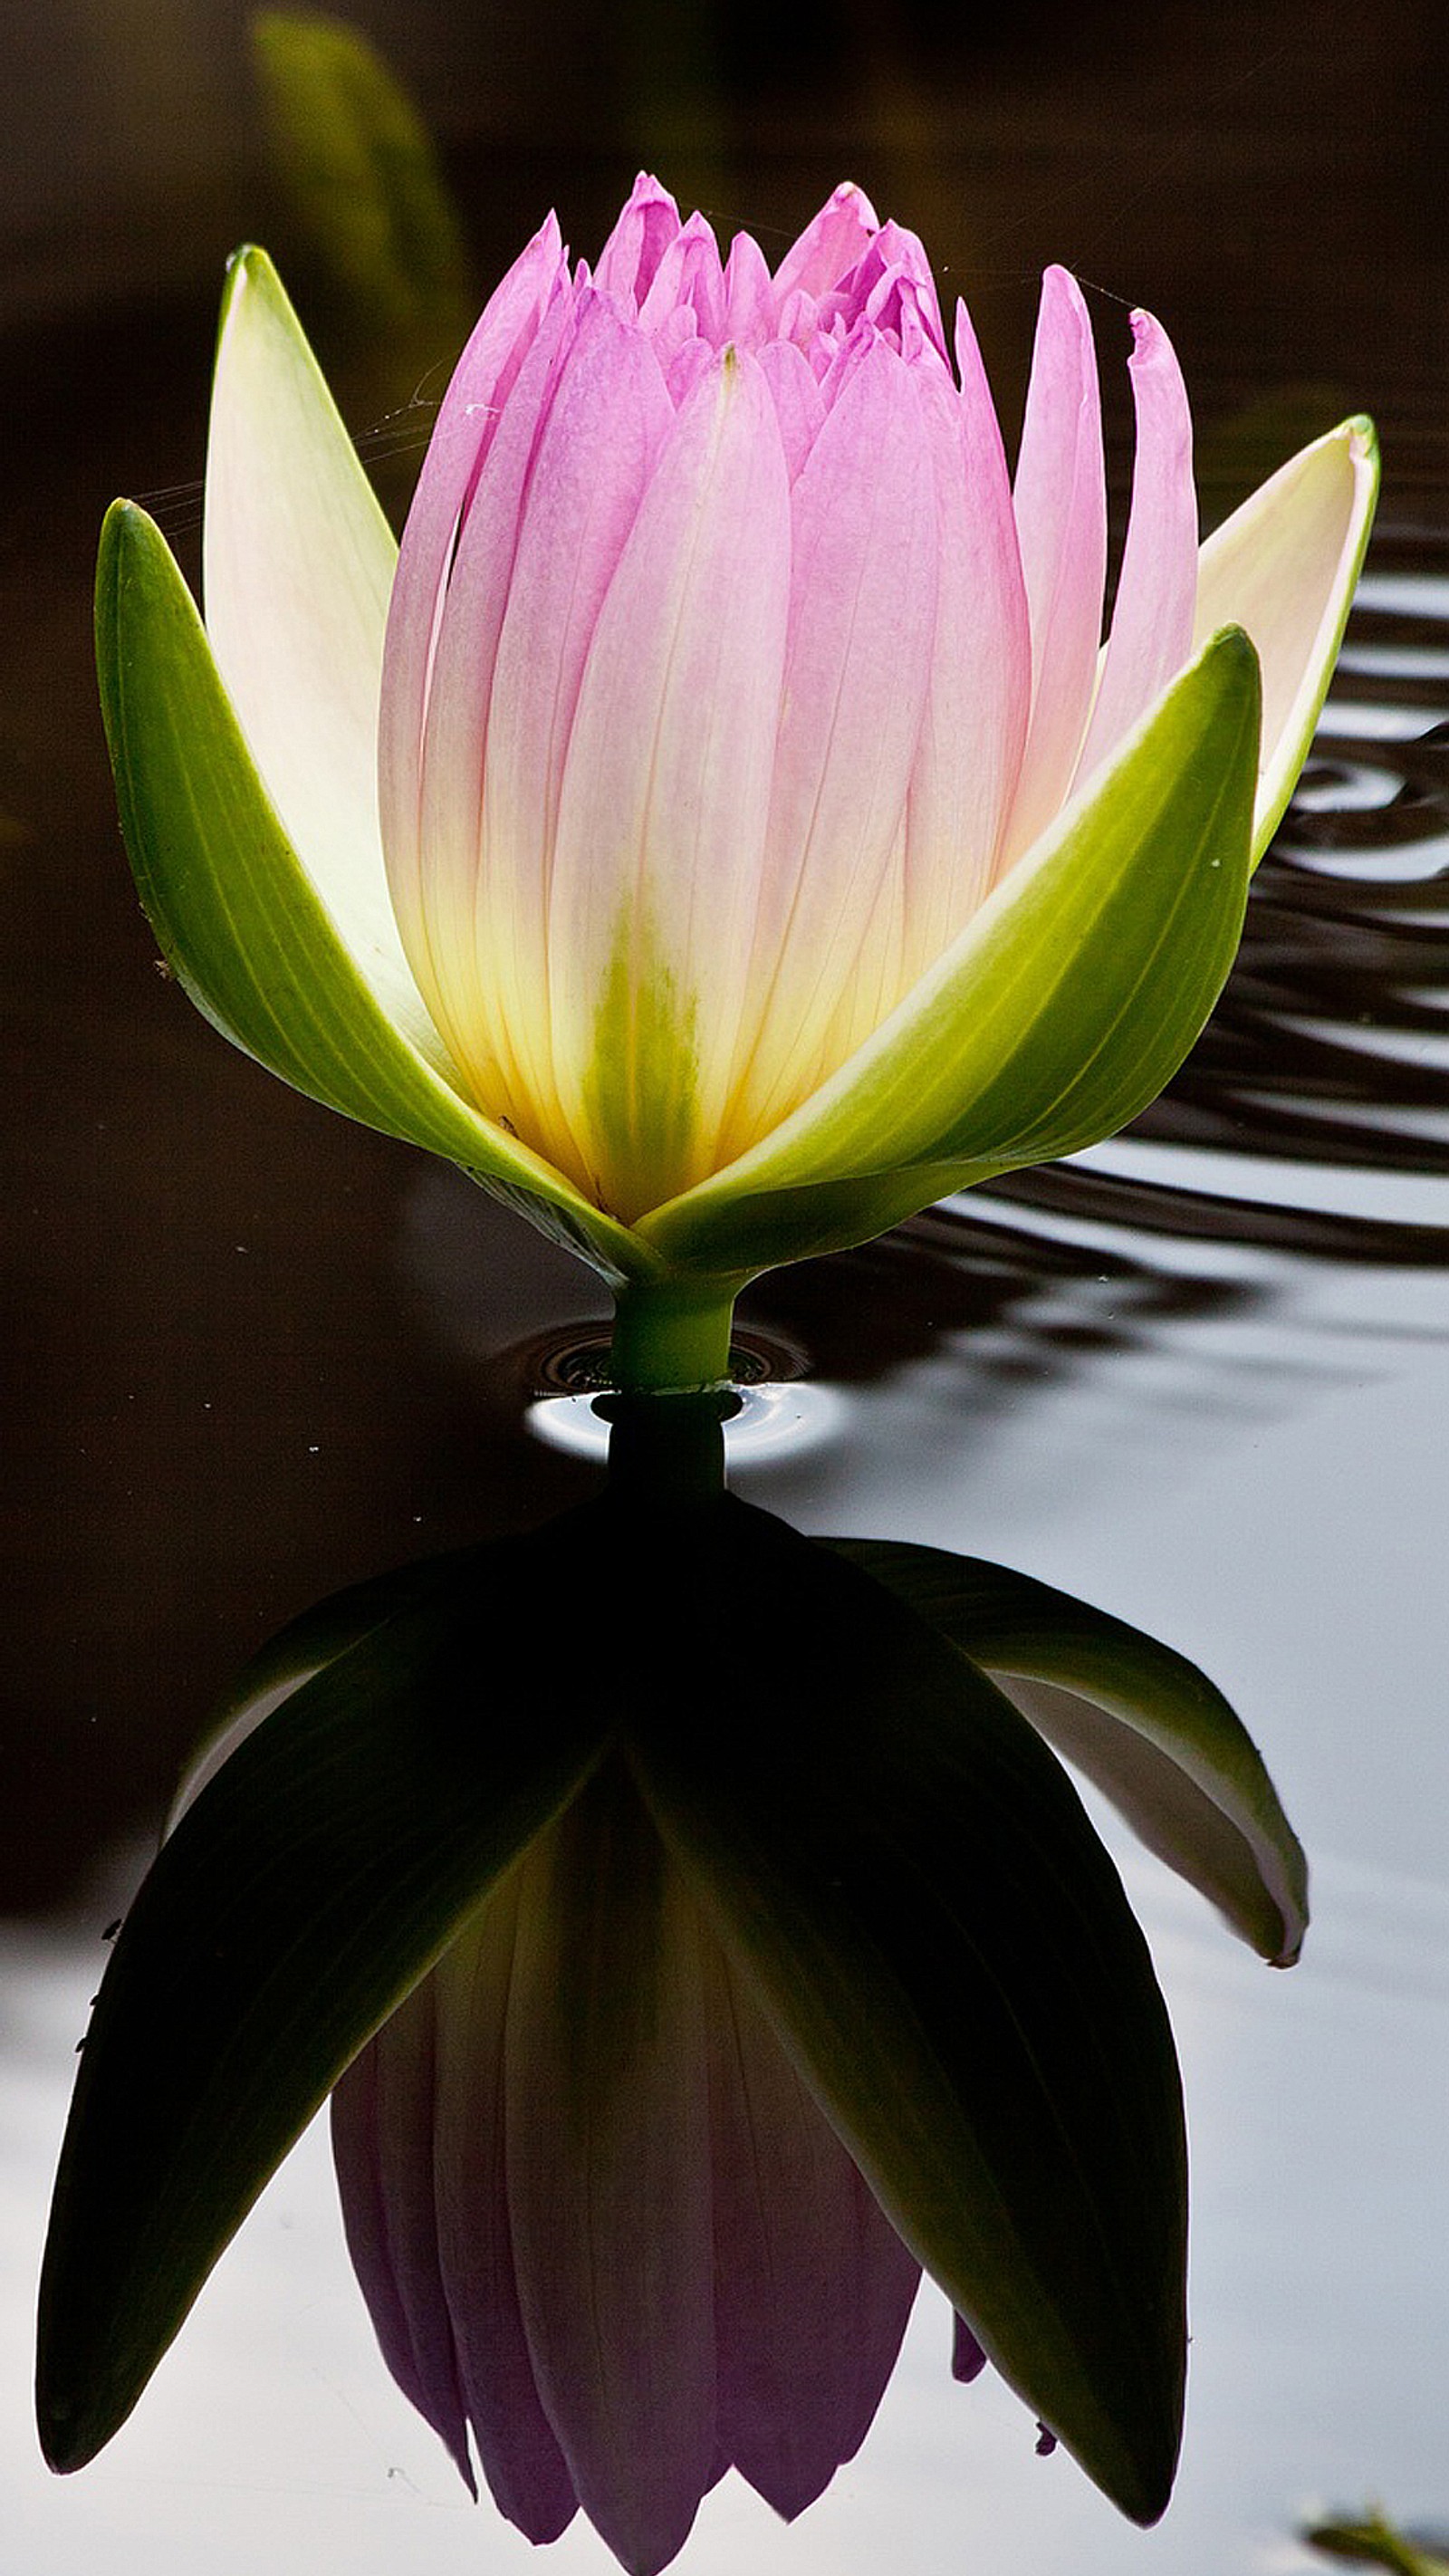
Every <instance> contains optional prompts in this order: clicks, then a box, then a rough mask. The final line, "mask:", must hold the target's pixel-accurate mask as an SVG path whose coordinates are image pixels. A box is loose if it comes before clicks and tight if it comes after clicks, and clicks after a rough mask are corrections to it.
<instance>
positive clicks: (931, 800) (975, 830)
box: [896, 306, 1031, 998]
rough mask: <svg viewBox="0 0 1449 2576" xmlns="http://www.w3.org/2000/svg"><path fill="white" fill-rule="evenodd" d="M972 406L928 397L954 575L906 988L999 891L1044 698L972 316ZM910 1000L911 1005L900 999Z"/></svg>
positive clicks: (926, 774)
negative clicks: (1033, 714)
mask: <svg viewBox="0 0 1449 2576" xmlns="http://www.w3.org/2000/svg"><path fill="white" fill-rule="evenodd" d="M956 352H957V364H958V366H959V368H960V372H961V392H960V395H959V397H958V396H956V395H955V394H954V393H952V392H951V391H950V390H949V388H948V386H947V385H946V383H945V382H944V380H939V381H938V380H936V379H934V378H932V379H930V380H928V381H923V383H922V386H921V393H922V400H923V409H924V413H925V419H926V426H927V431H928V434H929V436H930V438H931V441H932V447H933V451H934V454H935V460H936V490H937V496H938V501H939V506H940V512H941V576H940V588H939V593H938V599H937V609H936V633H935V640H934V645H933V650H932V661H931V679H930V687H929V690H928V692H927V698H926V713H925V720H924V723H923V724H922V727H921V741H920V749H919V751H918V754H917V758H916V766H915V771H914V774H913V777H912V780H911V795H910V805H909V808H908V813H907V855H906V883H907V934H906V956H905V973H904V977H903V981H902V985H901V988H900V989H901V991H904V990H906V989H907V988H908V986H909V985H911V984H913V983H915V982H916V981H917V979H918V978H919V977H920V976H921V975H923V974H924V973H925V971H926V969H927V967H928V966H930V965H932V964H933V963H934V961H935V960H936V958H937V957H939V956H940V954H941V952H942V950H943V949H944V948H945V947H946V946H947V945H948V943H949V942H950V941H951V940H952V939H953V938H954V937H955V935H956V933H957V931H958V930H959V929H961V927H962V925H963V924H964V923H965V922H967V921H969V919H970V917H971V915H972V913H973V912H974V911H975V910H976V907H977V905H978V904H979V903H980V902H981V901H982V900H983V898H984V897H985V896H986V894H988V893H989V891H990V889H991V885H992V882H993V877H994V873H995V868H996V862H997V857H998V853H999V849H1000V844H1001V837H1002V833H1003V830H1004V827H1005V821H1006V816H1007V813H1008V811H1009V809H1010V805H1011V801H1012V798H1013V796H1014V794H1015V792H1016V784H1017V778H1018V775H1019V772H1020V767H1021V758H1022V748H1023V745H1024V742H1025V739H1026V722H1027V710H1028V706H1029V704H1030V699H1031V646H1030V640H1029V636H1028V631H1027V611H1026V592H1025V588H1024V586H1023V582H1022V574H1021V558H1020V555H1019V553H1018V550H1017V542H1016V522H1015V519H1014V517H1013V515H1012V508H1011V487H1010V484H1009V482H1008V480H1007V472H1006V458H1005V454H1004V452H1003V449H1002V444H1001V430H1000V426H999V424H998V421H997V418H996V408H995V405H994V404H993V402H992V399H991V391H990V387H989V386H988V384H987V381H986V375H985V370H984V369H983V367H982V364H981V357H980V352H979V350H978V349H977V346H976V341H975V338H974V335H973V333H972V330H971V326H970V323H969V321H968V319H967V317H966V312H965V308H964V306H963V307H961V308H960V310H959V312H958V315H957V324H956ZM896 998H898V996H897V997H896Z"/></svg>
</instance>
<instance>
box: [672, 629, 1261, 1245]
mask: <svg viewBox="0 0 1449 2576" xmlns="http://www.w3.org/2000/svg"><path fill="white" fill-rule="evenodd" d="M1258 709H1259V690H1258V667H1257V661H1256V657H1255V655H1254V653H1253V649H1252V647H1251V645H1250V644H1249V643H1248V641H1247V638H1246V637H1245V636H1244V635H1243V634H1242V633H1241V632H1239V631H1238V630H1236V629H1229V630H1227V631H1226V632H1224V633H1222V634H1220V635H1217V636H1215V637H1214V638H1213V640H1212V641H1211V642H1210V643H1209V644H1208V645H1207V646H1206V648H1205V649H1204V651H1203V652H1202V653H1201V655H1200V656H1199V658H1198V659H1197V661H1196V662H1194V663H1193V664H1192V665H1191V666H1190V668H1189V669H1188V670H1187V671H1186V672H1185V673H1184V674H1183V676H1182V678H1181V679H1179V680H1178V681H1176V682H1175V683H1174V684H1173V686H1172V687H1171V688H1169V689H1168V690H1167V692H1166V694H1165V695H1164V697H1163V698H1162V699H1161V700H1160V701H1159V703H1158V705H1157V707H1156V709H1155V710H1154V711H1153V713H1152V714H1150V715H1149V716H1148V717H1147V718H1146V719H1145V720H1144V722H1143V724H1142V725H1141V726H1139V727H1138V729H1137V731H1136V733H1135V734H1134V735H1132V736H1131V737H1129V740H1128V742H1127V745H1126V746H1125V748H1124V749H1123V751H1122V752H1121V754H1120V755H1119V756H1118V757H1117V758H1116V759H1115V760H1114V761H1113V762H1111V763H1109V764H1108V765H1107V766H1106V767H1105V768H1104V770H1103V771H1101V772H1100V773H1099V774H1098V776H1097V777H1096V778H1094V780H1093V782H1092V785H1091V787H1090V788H1089V790H1088V791H1087V793H1086V794H1085V796H1084V797H1083V798H1082V799H1080V800H1078V801H1077V802H1075V803H1074V804H1072V805H1070V806H1068V808H1067V809H1066V813H1065V815H1064V817H1063V819H1062V822H1061V824H1060V825H1059V826H1058V827H1056V828H1055V829H1054V830H1053V831H1052V832H1051V833H1049V834H1048V835H1047V836H1046V838H1045V839H1044V840H1043V841H1042V842H1041V843H1040V844H1039V845H1038V847H1037V849H1036V850H1034V851H1033V852H1031V853H1030V854H1029V855H1028V856H1027V858H1026V859H1024V860H1023V861H1022V862H1021V863H1020V865H1019V866H1018V867H1017V868H1015V869H1014V870H1013V871H1012V873H1011V875H1010V876H1009V877H1008V878H1007V879H1006V880H1005V882H1004V883H1003V884H1002V885H1001V886H1000V887H998V889H997V891H996V892H995V894H994V895H992V896H991V898H990V899H989V901H988V902H987V903H986V904H984V905H983V906H982V908H981V910H980V912H979V913H977V914H976V916H975V918H974V919H973V920H972V921H971V923H970V924H969V925H968V927H967V928H966V930H965V931H964V932H963V933H962V934H961V936H960V938H959V939H958V940H956V941H955V943H954V944H953V945H952V947H951V948H950V949H948V951H947V952H946V955H945V956H944V957H943V958H942V960H941V961H940V963H939V964H938V965H937V966H936V967H934V968H933V969H932V971H931V972H930V974H928V975H927V976H926V977H925V978H924V979H923V981H922V982H921V983H920V984H919V985H918V986H917V987H916V990H915V991H914V992H913V993H912V994H910V995H909V996H908V997H907V999H906V1000H905V1001H904V1002H902V1003H901V1005H900V1007H899V1009H898V1010H896V1011H895V1012H894V1013H893V1014H892V1016H891V1017H890V1019H888V1020H887V1021H886V1022H885V1023H884V1024H883V1026H882V1027H881V1028H880V1029H879V1030H877V1032H876V1034H875V1035H874V1036H873V1037H872V1038H870V1039H869V1040H868V1041H867V1043H866V1044H865V1045H864V1046H863V1047H861V1048H860V1049H859V1050H858V1051H857V1053H856V1054H855V1055H854V1056H852V1057H851V1059H850V1061H849V1062H848V1063H847V1064H846V1065H844V1066H843V1067H842V1068H841V1070H840V1071H839V1072H838V1073H837V1074H835V1075H834V1076H833V1077H832V1079H831V1080H830V1081H829V1082H827V1083H825V1084H824V1085H823V1086H822V1088H821V1089H820V1090H819V1091H818V1092H817V1093H816V1094H815V1096H814V1097H813V1099H811V1100H809V1101H807V1102H806V1103H805V1105H804V1106H803V1107H802V1108H801V1109H799V1110H797V1111H796V1112H795V1114H794V1116H793V1117H791V1118H788V1119H787V1120H785V1122H784V1123H783V1125H781V1126H780V1127H779V1128H777V1129H776V1131H775V1132H774V1134H773V1135H771V1136H768V1137H766V1138H765V1139H764V1140H763V1142H762V1143H761V1144H759V1145H757V1146H754V1147H753V1148H752V1149H751V1151H750V1152H749V1153H747V1154H744V1155H741V1156H740V1158H739V1160H738V1161H737V1162H735V1163H732V1164H731V1165H730V1166H729V1167H728V1168H727V1169H726V1170H725V1171H723V1172H719V1173H716V1174H715V1175H714V1176H713V1177H712V1178H710V1179H709V1180H706V1181H702V1182H701V1183H700V1184H699V1185H698V1186H697V1187H696V1188H695V1189H692V1190H690V1191H688V1192H687V1193H685V1194H684V1195H683V1196H682V1197H680V1198H677V1199H673V1200H671V1201H670V1202H669V1203H668V1205H667V1206H666V1207H663V1208H660V1209H657V1210H655V1212H654V1213H653V1214H652V1215H650V1216H648V1217H646V1218H645V1219H643V1221H642V1223H641V1226H640V1229H639V1231H640V1232H641V1233H642V1234H643V1235H644V1236H645V1237H646V1238H647V1240H648V1241H649V1242H650V1243H651V1244H652V1245H654V1246H655V1248H656V1249H657V1250H658V1251H659V1252H660V1253H661V1254H663V1255H664V1256H666V1257H667V1258H668V1259H669V1260H670V1261H671V1262H673V1263H675V1264H677V1265H679V1266H681V1267H689V1268H698V1269H710V1270H716V1271H728V1270H732V1269H735V1268H739V1267H745V1266H751V1265H752V1266H754V1267H756V1268H759V1267H762V1266H766V1265H768V1264H769V1263H771V1262H774V1261H784V1260H798V1259H801V1258H803V1257H804V1256H805V1254H807V1253H813V1252H822V1251H828V1250H831V1249H834V1248H837V1247H839V1246H842V1245H845V1244H848V1243H858V1242H861V1241H863V1240H864V1239H865V1237H867V1236H868V1235H873V1234H878V1233H879V1232H880V1231H881V1229H882V1228H883V1227H885V1226H888V1225H894V1224H895V1223H897V1222H898V1220H899V1219H900V1218H901V1217H903V1216H906V1215H909V1214H910V1213H911V1212H912V1211H913V1210H914V1209H916V1208H919V1207H922V1206H924V1205H925V1204H926V1202H927V1201H928V1200H929V1199H932V1198H937V1197H940V1196H942V1195H944V1193H945V1192H946V1191H948V1190H952V1189H963V1188H965V1187H967V1186H968V1184H970V1183H973V1182H976V1181H982V1180H986V1179H989V1178H990V1177H991V1176H992V1175H993V1174H996V1173H1000V1172H1008V1171H1013V1170H1015V1169H1016V1168H1017V1167H1018V1166H1019V1165H1021V1164H1026V1163H1038V1162H1044V1161H1048V1160H1050V1159H1052V1158H1054V1157H1055V1156H1057V1155H1061V1154H1070V1153H1075V1152H1076V1151H1077V1150H1078V1148H1079V1147H1081V1146H1083V1145H1087V1144H1092V1143H1094V1142H1096V1141H1097V1140H1098V1139H1099V1138H1101V1137H1103V1136H1108V1135H1111V1134H1113V1133H1114V1132H1115V1131H1116V1129H1118V1128H1119V1127H1122V1126H1125V1124H1126V1123H1127V1121H1128V1119H1130V1118H1133V1117H1135V1116H1136V1114H1137V1112H1138V1111H1139V1110H1140V1109H1143V1108H1145V1107H1146V1105H1147V1103H1148V1102H1149V1101H1150V1100H1153V1099H1155V1097H1156V1095H1157V1093H1158V1092H1159V1091H1160V1090H1161V1089H1162V1086H1163V1084H1164V1083H1165V1082H1166V1081H1167V1080H1168V1078H1169V1076H1170V1075H1171V1074H1173V1073H1174V1072H1175V1071H1176V1069H1177V1067H1178V1065H1179V1064H1180V1063H1181V1062H1182V1059H1183V1057H1184V1056H1185V1055H1186V1054H1187V1051H1188V1049H1189V1047H1190V1046H1191V1045H1192V1043H1193V1040H1194V1039H1195V1038H1196V1036H1197V1035H1198V1032H1199V1030H1200V1029H1201V1028H1202V1025H1203V1022H1204V1021H1205V1020H1206V1018H1207V1015H1208V1013H1209V1011H1210V1010H1211V1009H1212V1006H1213V1003H1214V1002H1215V1001H1216V999H1217V997H1218V994H1219V992H1220V991H1221V990H1222V986H1223V983H1224V981H1225V979H1226V976H1227V973H1228V969H1229V967H1230V966H1231V964H1232V961H1233V957H1234V954H1235V952H1236V949H1237V944H1238V937H1239V933H1240V931H1241V928H1242V919H1243V906H1244V902H1245V900H1246V893H1247V883H1248V876H1249V872H1250V861H1251V833H1252V812H1253V793H1254V783H1255V777H1256V763H1257V753H1258Z"/></svg>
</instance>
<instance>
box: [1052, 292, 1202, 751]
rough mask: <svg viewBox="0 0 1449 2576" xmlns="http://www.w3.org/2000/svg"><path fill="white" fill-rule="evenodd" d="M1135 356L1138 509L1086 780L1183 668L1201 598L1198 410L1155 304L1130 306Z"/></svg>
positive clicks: (1119, 590)
mask: <svg viewBox="0 0 1449 2576" xmlns="http://www.w3.org/2000/svg"><path fill="white" fill-rule="evenodd" d="M1132 337H1133V343H1134V345H1133V350H1132V355H1131V358H1130V359H1129V360H1128V366H1129V369H1130V371H1131V376H1132V395H1133V400H1134V402H1135V404H1136V407H1137V455H1136V460H1135V462H1134V465H1133V470H1132V515H1131V518H1130V520H1129V521H1128V525H1127V543H1126V546H1125V547H1124V549H1123V554H1122V572H1121V578H1120V580H1119V581H1118V584H1117V604H1116V607H1115V609H1114V611H1113V615H1112V635H1111V640H1110V642H1109V644H1108V646H1107V651H1106V655H1105V657H1104V660H1103V665H1102V678H1101V685H1100V687H1099V689H1098V691H1097V703H1096V705H1095V707H1094V708H1093V710H1092V721H1091V723H1090V725H1089V726H1088V728H1087V740H1086V745H1085V748H1084V750H1083V752H1082V757H1081V761H1080V763H1079V765H1078V768H1077V775H1076V778H1075V780H1074V782H1073V785H1074V787H1079V786H1080V785H1081V784H1082V782H1083V780H1084V779H1086V778H1088V777H1090V775H1091V773H1092V771H1093V770H1094V769H1095V768H1096V767H1097V765H1098V763H1099V762H1100V761H1103V760H1106V759H1107V758H1108V757H1109V756H1110V754H1111V753H1112V752H1113V751H1114V750H1115V749H1116V747H1117V745H1118V743H1119V742H1120V741H1121V740H1122V738H1123V736H1124V735H1125V734H1128V733H1130V732H1131V730H1132V727H1133V726H1134V725H1135V724H1136V722H1137V720H1138V718H1139V716H1144V715H1145V714H1146V713H1147V710H1148V708H1149V707H1150V706H1151V704H1152V702H1153V700H1154V698H1156V697H1157V696H1159V695H1160V693H1161V691H1162V690H1163V689H1164V688H1165V687H1166V686H1167V683H1168V681H1169V680H1170V679H1171V678H1172V676H1173V674H1174V672H1177V671H1180V670H1181V669H1182V668H1183V665H1184V664H1185V663H1186V661H1187V659H1188V655H1189V653H1190V652H1191V649H1192V625H1193V611H1194V608H1195V606H1196V603H1197V495H1196V493H1195V492H1194V490H1193V485H1192V415H1191V413H1190V412H1189V410H1188V406H1187V387H1186V386H1185V385H1184V383H1183V381H1182V372H1181V369H1180V368H1179V366H1178V363H1177V360H1176V358H1175V356H1174V355H1173V351H1172V344H1171V342H1170V341H1169V339H1168V337H1167V333H1166V332H1165V331H1164V330H1163V328H1162V326H1161V324H1160V323H1158V322H1154V320H1153V318H1152V316H1151V314H1150V313H1134V314H1133V316H1132Z"/></svg>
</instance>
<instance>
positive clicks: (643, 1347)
mask: <svg viewBox="0 0 1449 2576" xmlns="http://www.w3.org/2000/svg"><path fill="white" fill-rule="evenodd" d="M736 1284H737V1283H735V1282H734V1281H732V1280H720V1279H708V1280H693V1279H645V1280H636V1281H633V1282H631V1283H630V1284H629V1285H628V1286H627V1287H623V1288H620V1289H619V1290H618V1292H617V1298H616V1303H615V1308H614V1338H613V1341H612V1343H611V1344H610V1348H609V1384H610V1385H611V1386H612V1387H615V1388H617V1390H618V1392H619V1393H620V1394H621V1395H685V1394H690V1393H697V1392H698V1391H699V1390H700V1389H701V1388H704V1387H722V1386H726V1385H728V1383H729V1374H730V1322H731V1318H732V1317H733V1314H734V1305H735V1294H736Z"/></svg>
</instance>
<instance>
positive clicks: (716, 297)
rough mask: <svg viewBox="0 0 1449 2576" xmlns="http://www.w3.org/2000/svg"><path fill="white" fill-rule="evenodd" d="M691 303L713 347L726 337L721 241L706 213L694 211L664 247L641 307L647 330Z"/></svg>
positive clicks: (641, 314)
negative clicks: (700, 213)
mask: <svg viewBox="0 0 1449 2576" xmlns="http://www.w3.org/2000/svg"><path fill="white" fill-rule="evenodd" d="M681 304H684V305H688V306H689V308H690V310H691V311H692V312H693V313H694V315H695V316H696V319H697V321H698V324H699V328H700V330H701V331H702V332H703V334H704V337H705V338H706V340H708V341H709V343H710V345H711V347H717V346H718V344H719V342H720V341H721V340H722V339H723V338H724V317H725V287H724V271H723V270H722V268H721V267H720V257H719V244H718V242H717V241H716V240H715V237H714V233H713V231H712V230H711V228H710V226H709V224H708V223H707V222H706V221H705V218H704V216H703V215H691V216H690V218H689V220H688V222H687V223H686V224H684V225H683V226H682V227H681V229H680V231H679V232H677V233H676V234H675V236H674V239H673V241H672V242H670V243H669V245H668V247H667V248H666V250H665V251H664V254H663V256H662V258H661V259H660V262H659V266H658V267H657V269H656V270H655V272H654V277H653V281H652V283H651V285H650V288H649V292H648V294H647V295H646V296H645V298H644V301H643V303H642V304H641V305H640V307H639V320H640V322H641V324H642V325H643V327H644V329H645V330H646V331H653V330H656V329H657V328H658V326H659V324H660V323H661V322H662V321H663V320H664V318H665V316H666V315H667V314H668V313H669V312H670V311H671V310H672V309H673V307H675V306H676V305H681Z"/></svg>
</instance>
